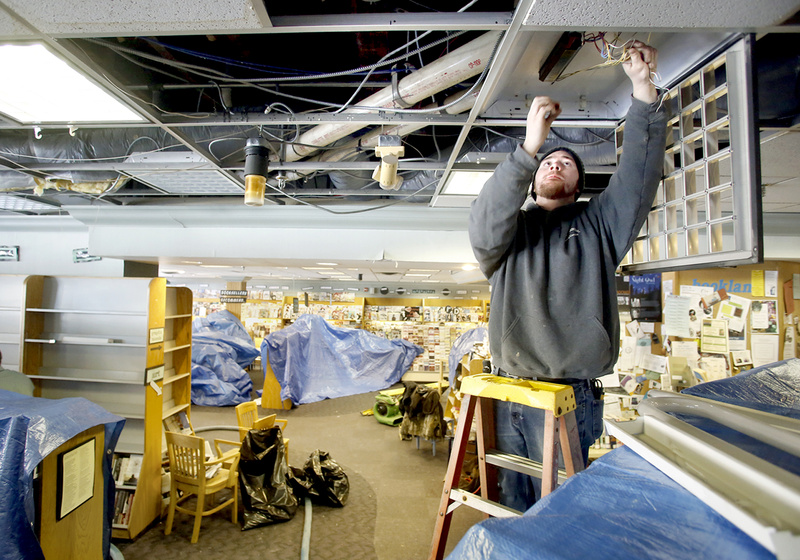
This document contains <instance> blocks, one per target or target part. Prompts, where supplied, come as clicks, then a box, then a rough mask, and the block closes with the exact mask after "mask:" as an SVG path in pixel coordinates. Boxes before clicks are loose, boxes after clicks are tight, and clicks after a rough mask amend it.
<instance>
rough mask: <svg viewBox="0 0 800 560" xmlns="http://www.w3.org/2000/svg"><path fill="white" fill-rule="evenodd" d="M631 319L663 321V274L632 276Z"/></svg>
mask: <svg viewBox="0 0 800 560" xmlns="http://www.w3.org/2000/svg"><path fill="white" fill-rule="evenodd" d="M629 278H630V284H631V318H632V319H636V320H638V321H652V322H658V321H661V273H659V272H656V273H651V274H637V275H633V274H632V275H631V276H630V277H629Z"/></svg>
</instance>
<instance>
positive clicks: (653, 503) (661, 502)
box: [447, 359, 800, 560]
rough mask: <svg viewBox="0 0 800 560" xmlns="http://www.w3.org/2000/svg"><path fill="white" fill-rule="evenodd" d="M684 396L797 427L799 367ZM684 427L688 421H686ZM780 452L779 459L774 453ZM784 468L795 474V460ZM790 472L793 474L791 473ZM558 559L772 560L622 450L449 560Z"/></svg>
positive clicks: (462, 546) (761, 452)
mask: <svg viewBox="0 0 800 560" xmlns="http://www.w3.org/2000/svg"><path fill="white" fill-rule="evenodd" d="M685 393H689V394H692V395H695V396H699V397H704V398H709V399H713V400H718V401H724V402H728V403H731V404H737V405H742V406H747V407H750V408H755V409H758V410H765V411H768V412H772V413H775V414H781V415H784V416H791V417H793V418H800V360H797V359H793V360H788V361H784V362H777V363H775V364H770V365H768V366H763V367H761V368H757V369H754V370H752V371H750V372H747V373H743V374H739V375H737V376H735V377H731V378H727V379H721V380H719V381H712V382H709V383H703V384H701V385H697V386H695V387H692V388H691V389H687V390H686V391H685ZM682 419H684V420H687V421H690V419H689V418H682ZM691 423H692V424H694V425H697V426H698V427H700V428H703V429H707V428H708V431H709V432H711V433H714V435H717V436H718V437H722V438H723V439H731V440H734V439H735V440H736V441H735V443H736V444H737V445H739V446H742V447H744V448H747V447H748V446H749V445H750V444H751V443H752V445H753V446H755V445H758V448H756V447H753V448H752V451H756V453H758V456H760V457H762V458H765V459H767V460H773V459H775V457H777V458H778V459H779V461H778V462H779V463H780V459H781V458H780V457H779V454H775V453H773V452H772V448H771V447H769V446H766V445H765V444H763V443H760V444H756V443H755V442H747V441H745V442H744V445H742V443H743V442H742V436H731V435H730V434H727V433H725V430H724V429H722V427H721V426H708V425H705V424H706V423H705V422H702V421H700V420H695V419H692V420H691ZM774 451H778V450H774ZM787 460H788V463H787V464H784V465H782V466H784V468H787V469H789V470H794V471H795V472H797V467H798V465H797V464H796V463H797V460H796V459H787ZM792 465H793V468H792ZM519 558H525V559H539V558H541V559H548V560H549V559H557V558H600V559H602V558H613V559H616V558H648V559H662V558H663V559H665V560H667V559H669V560H672V559H674V558H707V559H712V558H713V559H717V558H719V559H728V558H736V559H737V560H746V559H756V558H757V559H774V558H775V556H774V555H773V554H772V553H770V552H769V551H768V550H767V549H765V548H763V547H762V546H761V545H759V544H758V543H756V541H754V540H753V539H751V538H750V537H749V536H747V535H746V534H745V533H743V532H742V531H740V530H739V529H738V528H736V527H735V526H734V525H733V524H731V523H730V522H729V521H727V520H726V519H725V518H723V517H722V516H721V515H719V514H718V513H717V512H716V511H714V510H713V509H711V508H710V507H709V506H707V505H706V504H705V503H703V502H702V501H701V500H700V499H698V498H696V497H695V496H693V495H692V494H691V493H690V492H688V491H687V490H685V489H684V488H683V487H681V486H680V485H678V484H677V483H676V482H674V481H673V480H672V479H670V478H669V477H667V476H666V475H665V474H663V473H662V472H661V471H659V470H658V469H657V468H656V467H654V466H653V465H651V464H650V463H648V462H647V461H645V460H644V459H642V458H641V457H639V456H638V455H637V454H636V453H634V452H633V451H631V450H630V449H629V448H627V447H621V448H618V449H615V450H614V451H612V452H610V453H608V454H606V455H604V456H603V457H601V458H600V459H597V460H596V461H594V462H593V463H592V464H591V465H590V466H589V468H588V469H586V470H585V471H584V472H582V473H579V474H577V475H575V476H572V477H570V478H569V479H568V480H567V481H566V482H565V483H564V484H563V485H562V486H561V487H559V489H558V490H557V491H556V492H553V493H552V494H550V495H548V496H546V497H545V498H543V499H542V500H541V501H539V502H538V503H536V504H535V505H534V506H533V507H531V509H529V510H528V511H527V512H525V515H523V516H522V517H519V518H513V519H489V520H487V521H483V522H481V523H479V524H477V525H475V526H473V527H472V528H470V529H469V530H468V531H467V533H466V534H465V535H464V537H463V538H462V539H461V541H460V542H459V543H458V545H457V546H456V548H455V549H454V550H453V552H452V553H451V554H450V555H449V556H448V557H447V560H517V559H519Z"/></svg>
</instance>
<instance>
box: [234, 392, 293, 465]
mask: <svg viewBox="0 0 800 560" xmlns="http://www.w3.org/2000/svg"><path fill="white" fill-rule="evenodd" d="M236 423H237V424H238V425H239V439H242V440H243V439H244V436H246V435H247V432H248V431H249V430H266V429H267V428H271V427H272V426H274V425H275V424H277V425H278V426H280V428H281V432H283V431H284V430H286V425H287V424H288V423H289V422H288V421H287V420H284V419H279V418H278V415H277V414H270V415H268V416H264V417H262V418H259V417H258V405H257V404H256V403H255V401H248V402H243V403H242V404H238V405H236ZM283 444H284V447H285V448H286V452H287V453H288V452H289V440H288V439H287V438H283Z"/></svg>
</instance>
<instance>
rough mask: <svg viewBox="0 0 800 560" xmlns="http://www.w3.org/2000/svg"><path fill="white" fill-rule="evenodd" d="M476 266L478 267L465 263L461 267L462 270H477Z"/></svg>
mask: <svg viewBox="0 0 800 560" xmlns="http://www.w3.org/2000/svg"><path fill="white" fill-rule="evenodd" d="M476 268H478V267H477V266H475V265H474V264H465V265H464V266H462V267H461V270H475V269H476Z"/></svg>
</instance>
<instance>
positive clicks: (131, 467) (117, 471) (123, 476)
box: [111, 454, 142, 486]
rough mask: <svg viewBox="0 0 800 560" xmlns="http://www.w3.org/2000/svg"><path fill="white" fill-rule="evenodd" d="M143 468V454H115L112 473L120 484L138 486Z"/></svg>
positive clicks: (115, 480)
mask: <svg viewBox="0 0 800 560" xmlns="http://www.w3.org/2000/svg"><path fill="white" fill-rule="evenodd" d="M141 470H142V455H137V454H133V455H115V456H114V462H113V464H112V466H111V475H112V477H113V478H114V482H116V483H117V485H118V486H136V484H137V483H138V482H139V472H140V471H141Z"/></svg>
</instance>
